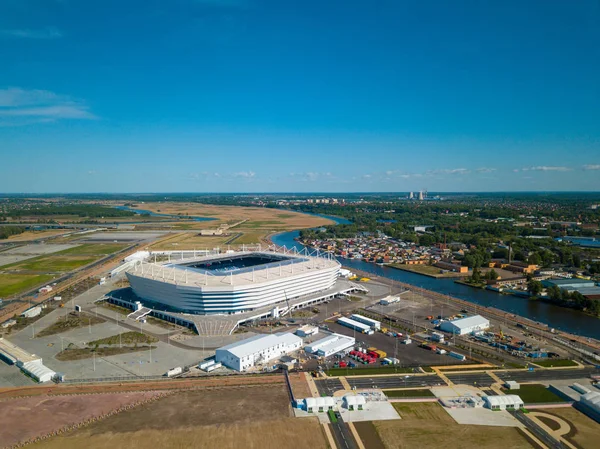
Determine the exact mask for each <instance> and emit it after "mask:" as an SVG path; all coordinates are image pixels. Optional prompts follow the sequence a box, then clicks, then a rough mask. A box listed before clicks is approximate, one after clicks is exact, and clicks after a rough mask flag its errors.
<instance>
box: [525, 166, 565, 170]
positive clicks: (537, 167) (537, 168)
mask: <svg viewBox="0 0 600 449" xmlns="http://www.w3.org/2000/svg"><path fill="white" fill-rule="evenodd" d="M571 170H573V169H572V168H569V167H556V166H548V165H538V166H535V167H525V168H522V169H521V171H571Z"/></svg>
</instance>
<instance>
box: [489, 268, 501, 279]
mask: <svg viewBox="0 0 600 449" xmlns="http://www.w3.org/2000/svg"><path fill="white" fill-rule="evenodd" d="M499 277H500V276H499V275H498V273H496V270H494V269H493V268H492V269H491V270H490V271H488V279H489V280H490V281H495V280H496V279H498V278H499Z"/></svg>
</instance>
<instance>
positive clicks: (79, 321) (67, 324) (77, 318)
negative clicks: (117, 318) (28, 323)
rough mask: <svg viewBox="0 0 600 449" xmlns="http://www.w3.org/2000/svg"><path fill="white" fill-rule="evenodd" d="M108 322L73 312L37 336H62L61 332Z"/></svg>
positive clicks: (59, 318)
mask: <svg viewBox="0 0 600 449" xmlns="http://www.w3.org/2000/svg"><path fill="white" fill-rule="evenodd" d="M105 321H106V320H104V319H103V318H100V317H97V316H94V315H81V314H79V313H77V312H71V313H69V314H68V315H67V316H66V317H65V316H60V317H58V320H57V321H56V322H55V323H53V324H51V325H50V326H48V327H47V328H46V329H44V330H42V331H41V332H39V333H38V334H37V337H46V336H48V335H54V334H60V333H61V332H66V331H70V330H71V329H77V328H78V327H84V326H93V325H94V324H100V323H104V322H105Z"/></svg>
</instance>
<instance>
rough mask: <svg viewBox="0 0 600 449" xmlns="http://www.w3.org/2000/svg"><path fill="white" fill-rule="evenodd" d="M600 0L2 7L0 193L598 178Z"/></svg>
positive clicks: (184, 0)
mask: <svg viewBox="0 0 600 449" xmlns="http://www.w3.org/2000/svg"><path fill="white" fill-rule="evenodd" d="M599 21H600V4H599V3H598V2H597V1H593V0H581V1H578V2H547V1H543V0H530V1H525V2H523V1H516V0H509V1H505V2H497V3H496V2H469V1H466V0H465V1H460V0H459V1H455V2H445V1H441V0H439V1H432V2H413V1H381V2H377V4H376V5H374V4H369V3H366V2H362V1H358V0H356V1H353V0H350V1H331V2H317V1H310V0H309V1H302V2H293V1H292V2H281V1H275V0H262V1H261V0H255V1H253V0H171V1H169V2H167V1H156V2H142V1H140V0H131V1H128V2H122V1H121V2H117V1H115V0H105V1H100V0H89V1H86V2H76V1H73V0H22V1H6V2H2V3H0V54H2V61H3V62H2V66H3V67H2V70H0V157H1V159H0V161H1V162H0V192H2V193H17V192H26V193H45V192H73V193H83V192H107V193H112V192H164V193H168V192H299V193H300V192H315V191H318V192H330V193H339V192H409V191H413V192H415V193H418V192H419V191H420V190H428V191H429V192H488V191H492V192H493V191H598V190H600V126H598V123H600V83H598V80H599V79H600V47H599V46H598V42H600V29H599V27H598V26H597V23H598V22H599Z"/></svg>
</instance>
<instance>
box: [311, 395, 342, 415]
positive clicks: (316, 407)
mask: <svg viewBox="0 0 600 449" xmlns="http://www.w3.org/2000/svg"><path fill="white" fill-rule="evenodd" d="M304 406H305V408H306V411H307V412H313V413H314V412H326V411H328V410H333V408H334V407H335V399H334V398H332V397H331V396H324V397H320V398H306V399H304Z"/></svg>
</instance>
